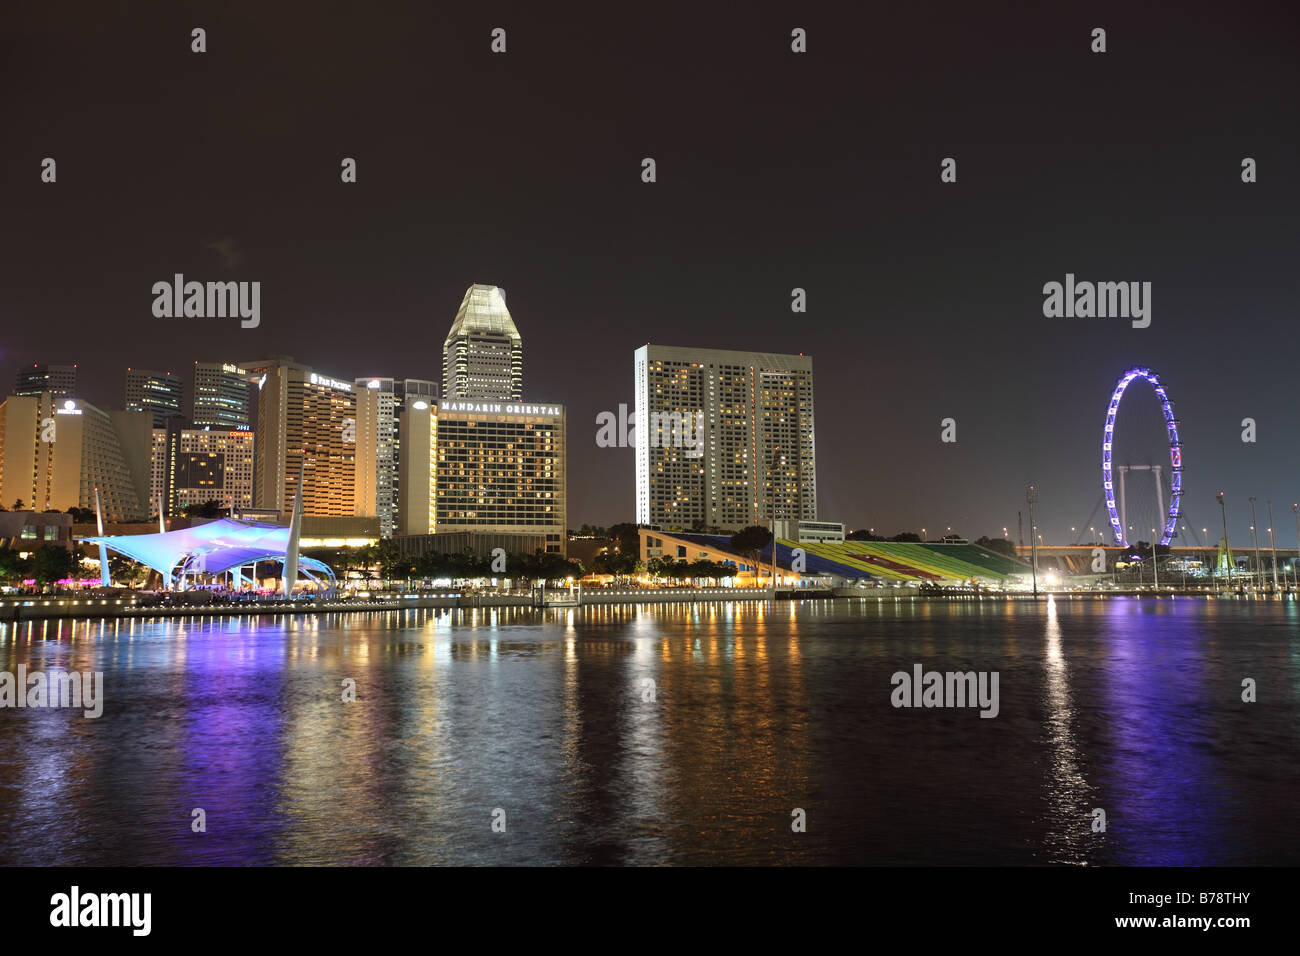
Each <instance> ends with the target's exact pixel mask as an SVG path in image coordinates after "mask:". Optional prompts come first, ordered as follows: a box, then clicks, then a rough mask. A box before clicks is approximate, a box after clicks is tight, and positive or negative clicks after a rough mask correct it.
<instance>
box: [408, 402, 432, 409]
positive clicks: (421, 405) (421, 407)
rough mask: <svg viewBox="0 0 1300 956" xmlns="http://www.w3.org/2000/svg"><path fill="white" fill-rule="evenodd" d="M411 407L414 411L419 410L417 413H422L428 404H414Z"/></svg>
mask: <svg viewBox="0 0 1300 956" xmlns="http://www.w3.org/2000/svg"><path fill="white" fill-rule="evenodd" d="M411 407H412V408H414V409H417V410H419V411H424V410H425V409H426V408H428V407H429V403H428V402H415V403H414V404H412V405H411Z"/></svg>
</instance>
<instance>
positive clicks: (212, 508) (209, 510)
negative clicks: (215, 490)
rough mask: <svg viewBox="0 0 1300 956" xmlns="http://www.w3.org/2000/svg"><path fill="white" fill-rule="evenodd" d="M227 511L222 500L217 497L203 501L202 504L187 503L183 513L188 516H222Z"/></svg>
mask: <svg viewBox="0 0 1300 956" xmlns="http://www.w3.org/2000/svg"><path fill="white" fill-rule="evenodd" d="M225 513H226V509H224V508H222V507H221V502H220V501H217V500H216V499H215V498H214V499H211V500H209V501H205V502H203V504H201V505H186V506H185V507H184V508H183V509H182V511H181V514H183V515H185V517H187V518H220V517H221V516H222V515H224V514H225Z"/></svg>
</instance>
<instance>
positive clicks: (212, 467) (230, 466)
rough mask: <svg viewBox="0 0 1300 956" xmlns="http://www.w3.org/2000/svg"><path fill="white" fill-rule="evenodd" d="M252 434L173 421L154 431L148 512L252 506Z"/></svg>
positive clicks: (242, 508) (171, 514)
mask: <svg viewBox="0 0 1300 956" xmlns="http://www.w3.org/2000/svg"><path fill="white" fill-rule="evenodd" d="M253 446H254V436H253V432H251V431H250V430H248V429H246V428H242V429H214V428H210V427H209V428H188V427H185V426H184V425H183V423H182V420H181V419H179V418H178V419H173V420H172V421H171V422H169V423H168V425H167V427H166V428H155V429H154V430H153V444H152V453H151V458H150V481H149V493H150V500H149V513H150V517H154V516H156V515H157V514H158V499H159V498H160V497H161V498H162V501H163V514H164V515H166V516H168V517H172V516H174V515H179V514H182V513H183V512H184V511H185V509H186V508H188V507H189V506H191V505H203V504H206V503H207V502H209V501H216V502H217V503H218V504H219V505H220V506H221V507H222V508H231V507H233V508H234V509H235V510H236V511H246V510H248V509H250V508H252V507H253Z"/></svg>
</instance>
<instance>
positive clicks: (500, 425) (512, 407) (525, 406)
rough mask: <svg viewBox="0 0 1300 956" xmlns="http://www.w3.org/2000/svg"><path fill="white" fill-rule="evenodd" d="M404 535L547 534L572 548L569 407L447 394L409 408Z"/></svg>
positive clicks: (556, 547)
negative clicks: (435, 401)
mask: <svg viewBox="0 0 1300 956" xmlns="http://www.w3.org/2000/svg"><path fill="white" fill-rule="evenodd" d="M401 429H402V460H401V473H402V477H401V505H400V509H399V510H400V513H401V515H402V523H401V530H402V533H403V534H408V535H415V534H419V535H423V534H447V533H456V532H474V533H478V534H510V535H530V536H531V535H537V536H541V538H542V540H543V542H544V545H545V550H546V551H547V552H549V553H552V554H561V555H562V554H564V553H565V543H566V533H565V521H566V503H567V486H566V462H567V448H566V444H565V414H564V406H562V405H550V404H542V403H533V402H527V403H525V402H493V401H468V400H458V399H446V398H444V399H443V400H442V401H440V402H439V403H438V405H437V407H436V408H435V407H433V406H432V405H430V404H429V403H427V402H424V401H422V400H417V401H413V402H412V403H411V407H410V408H408V409H407V410H406V411H405V412H403V414H402V419H401Z"/></svg>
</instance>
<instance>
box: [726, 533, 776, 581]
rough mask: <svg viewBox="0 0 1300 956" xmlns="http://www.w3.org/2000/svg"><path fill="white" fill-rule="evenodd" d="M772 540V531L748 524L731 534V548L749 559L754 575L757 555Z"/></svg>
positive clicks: (756, 567) (756, 570) (756, 569)
mask: <svg viewBox="0 0 1300 956" xmlns="http://www.w3.org/2000/svg"><path fill="white" fill-rule="evenodd" d="M771 540H772V532H771V531H770V530H769V529H767V528H764V527H763V526H762V525H750V526H749V527H748V528H744V529H742V530H740V531H737V532H736V533H735V534H733V535H732V536H731V549H732V550H733V551H735V552H736V553H737V554H743V555H745V557H747V558H749V559H750V564H751V566H752V567H753V568H754V573H755V577H756V578H757V574H758V556H759V554H760V553H761V552H762V550H763V549H764V548H766V547H767V546H768V544H769V543H770V542H771Z"/></svg>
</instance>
